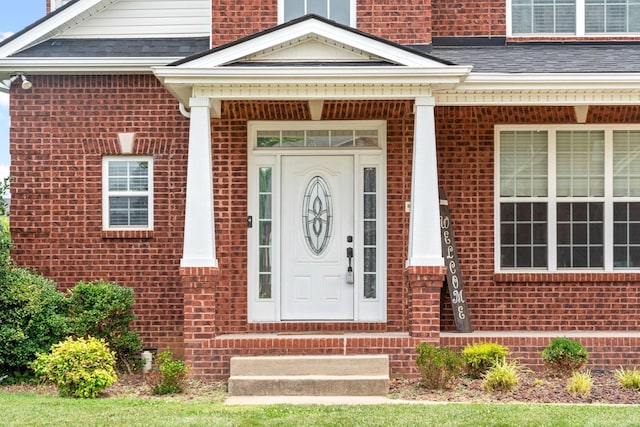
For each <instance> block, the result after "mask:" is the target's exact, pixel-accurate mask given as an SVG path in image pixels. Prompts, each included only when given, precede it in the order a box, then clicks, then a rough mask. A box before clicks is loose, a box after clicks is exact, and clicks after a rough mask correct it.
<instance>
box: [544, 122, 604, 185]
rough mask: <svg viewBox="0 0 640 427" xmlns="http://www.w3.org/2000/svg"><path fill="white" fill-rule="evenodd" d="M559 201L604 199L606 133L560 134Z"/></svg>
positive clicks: (565, 132) (558, 146) (558, 151)
mask: <svg viewBox="0 0 640 427" xmlns="http://www.w3.org/2000/svg"><path fill="white" fill-rule="evenodd" d="M556 150H557V156H556V170H557V177H558V182H557V186H556V192H557V195H558V197H579V196H584V197H586V196H604V132H602V131H560V132H558V133H557V134H556Z"/></svg>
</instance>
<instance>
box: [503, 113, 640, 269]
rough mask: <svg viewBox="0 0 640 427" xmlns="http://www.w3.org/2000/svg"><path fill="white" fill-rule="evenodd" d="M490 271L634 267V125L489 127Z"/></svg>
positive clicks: (638, 175)
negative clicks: (492, 176) (492, 131)
mask: <svg viewBox="0 0 640 427" xmlns="http://www.w3.org/2000/svg"><path fill="white" fill-rule="evenodd" d="M495 212H496V224H495V226H496V233H495V238H496V269H497V270H537V269H540V270H548V271H567V270H572V271H573V270H600V271H613V270H620V269H640V127H638V126H631V127H626V128H625V129H622V128H619V127H615V126H599V127H596V126H547V127H544V128H543V129H541V128H540V127H537V128H535V129H534V128H531V127H526V126H498V127H496V206H495Z"/></svg>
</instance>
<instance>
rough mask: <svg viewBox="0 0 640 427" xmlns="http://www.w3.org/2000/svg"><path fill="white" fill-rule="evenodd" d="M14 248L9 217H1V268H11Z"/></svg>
mask: <svg viewBox="0 0 640 427" xmlns="http://www.w3.org/2000/svg"><path fill="white" fill-rule="evenodd" d="M0 189H1V188H0ZM1 210H2V209H1V208H0V211H1ZM12 247H13V244H12V242H11V229H10V228H9V217H7V216H2V215H0V268H2V269H7V268H9V267H10V266H11V248H12Z"/></svg>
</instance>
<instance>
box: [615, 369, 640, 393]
mask: <svg viewBox="0 0 640 427" xmlns="http://www.w3.org/2000/svg"><path fill="white" fill-rule="evenodd" d="M615 376H616V379H617V380H618V381H619V382H620V385H621V386H622V387H623V388H627V389H631V390H636V391H640V371H638V370H637V369H636V368H633V369H625V368H620V369H618V370H616V373H615Z"/></svg>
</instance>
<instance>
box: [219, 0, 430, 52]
mask: <svg viewBox="0 0 640 427" xmlns="http://www.w3.org/2000/svg"><path fill="white" fill-rule="evenodd" d="M212 8H213V11H212V12H213V13H212V20H213V22H212V24H213V26H212V44H213V46H219V45H222V44H225V43H229V42H232V41H235V40H237V39H239V38H241V37H246V36H249V35H251V34H255V33H257V32H259V31H264V30H267V29H269V28H271V27H274V26H275V25H277V23H278V2H277V0H268V1H261V2H230V1H225V0H218V1H213V2H212ZM430 17H431V10H430V2H428V1H426V2H425V1H421V0H404V1H389V0H386V1H373V0H367V1H358V6H357V17H356V26H357V28H358V29H359V30H362V31H365V32H367V33H370V34H373V35H376V36H379V37H383V38H386V39H388V40H391V41H393V42H396V43H402V44H417V43H430V42H431V24H430Z"/></svg>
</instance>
